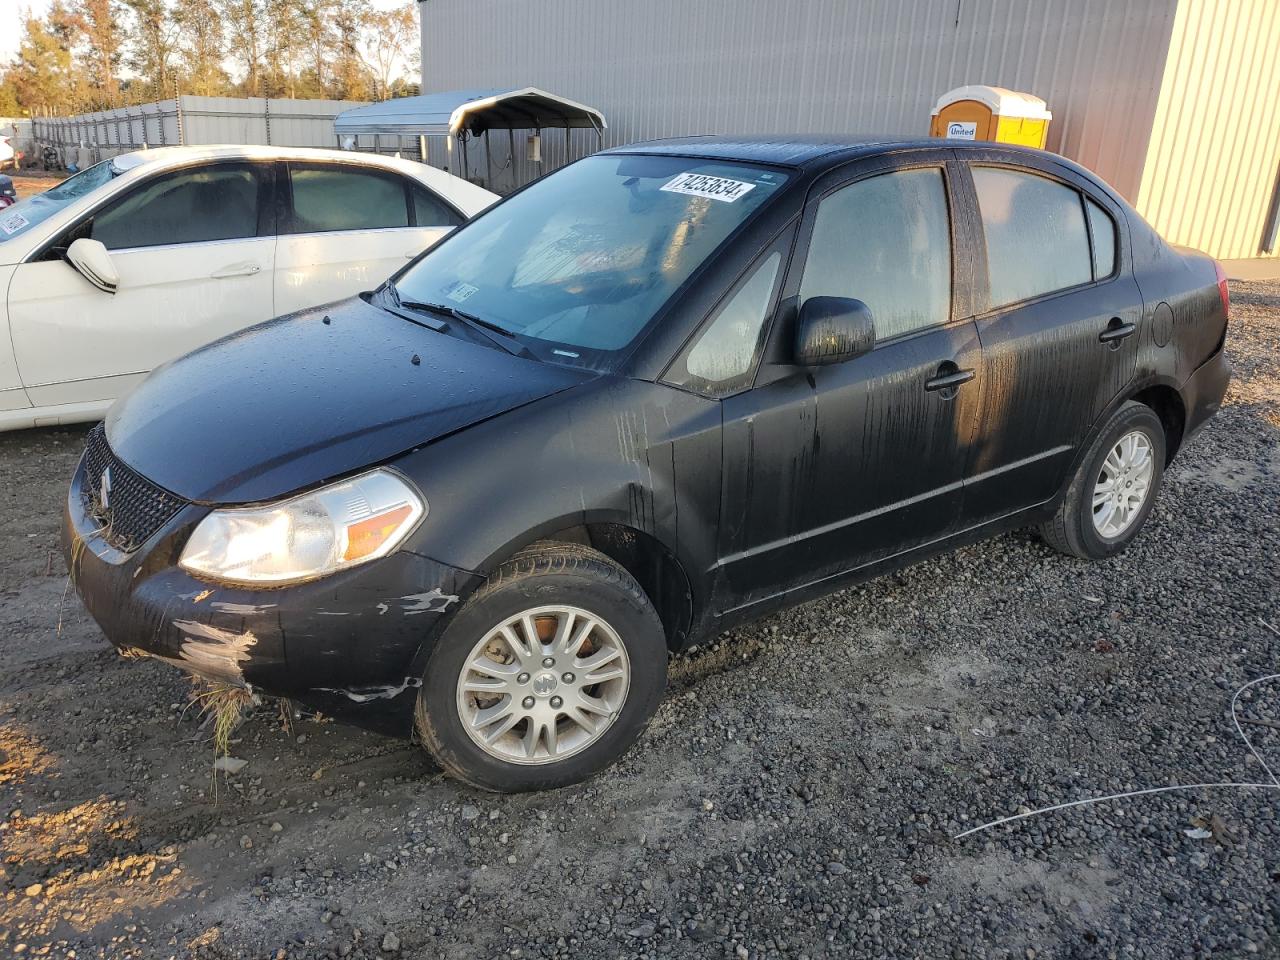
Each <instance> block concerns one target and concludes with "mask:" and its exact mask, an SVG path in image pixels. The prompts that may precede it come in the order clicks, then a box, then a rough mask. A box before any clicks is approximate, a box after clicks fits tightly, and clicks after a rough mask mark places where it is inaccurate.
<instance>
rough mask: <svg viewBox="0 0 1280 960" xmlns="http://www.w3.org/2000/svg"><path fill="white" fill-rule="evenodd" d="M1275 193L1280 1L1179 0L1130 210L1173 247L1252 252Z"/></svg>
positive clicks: (1257, 249)
mask: <svg viewBox="0 0 1280 960" xmlns="http://www.w3.org/2000/svg"><path fill="white" fill-rule="evenodd" d="M1278 190H1280V0H1182V3H1181V4H1180V5H1179V7H1178V15H1177V19H1176V20H1175V22H1174V28H1173V36H1172V41H1171V43H1170V49H1169V58H1168V65H1167V67H1166V69H1165V75H1164V81H1163V84H1162V87H1161V92H1160V100H1159V104H1158V106H1157V108H1156V115H1155V124H1154V129H1153V132H1152V138H1151V148H1150V151H1149V153H1148V156H1147V164H1146V169H1145V170H1144V171H1143V177H1142V185H1141V189H1140V191H1139V194H1138V209H1139V210H1141V211H1142V213H1143V215H1144V216H1146V218H1147V219H1148V220H1149V221H1150V222H1151V224H1152V225H1153V226H1154V227H1156V228H1157V229H1158V230H1159V231H1160V232H1161V233H1162V234H1163V235H1164V236H1165V237H1166V238H1167V239H1169V240H1171V241H1173V242H1175V243H1182V244H1186V245H1188V246H1193V247H1198V248H1200V249H1202V250H1205V251H1207V252H1209V253H1211V254H1213V255H1214V256H1216V257H1219V258H1222V259H1234V258H1243V257H1256V256H1260V255H1267V254H1265V253H1264V251H1263V250H1262V249H1261V247H1262V244H1263V234H1264V232H1265V230H1266V227H1267V219H1268V213H1269V211H1270V209H1271V204H1272V203H1273V202H1275V192H1276V191H1278ZM1269 255H1270V256H1280V244H1277V247H1276V249H1273V250H1271V251H1270V254H1269Z"/></svg>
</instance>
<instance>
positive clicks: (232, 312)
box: [9, 162, 276, 406]
mask: <svg viewBox="0 0 1280 960" xmlns="http://www.w3.org/2000/svg"><path fill="white" fill-rule="evenodd" d="M271 195H272V176H271V169H270V167H269V166H268V165H264V164H251V163H246V162H228V163H214V164H204V165H201V166H197V167H191V168H186V169H182V170H178V171H174V172H168V173H163V174H159V175H157V176H156V177H154V178H152V179H150V180H146V181H144V182H142V183H141V184H139V185H138V186H136V187H134V188H133V189H131V190H130V191H129V192H128V193H127V194H125V195H123V196H122V197H120V198H118V199H116V200H113V201H112V202H111V203H110V204H108V205H107V206H106V207H104V208H103V209H101V210H98V211H96V212H95V213H94V214H93V216H92V218H91V219H89V220H86V221H84V222H82V223H80V224H77V225H76V226H75V227H74V228H72V229H71V231H69V232H68V234H67V235H65V236H64V237H63V238H61V239H60V240H59V241H55V245H54V247H53V248H51V249H50V250H49V251H48V252H47V253H46V254H44V255H43V256H42V257H41V258H40V259H38V260H35V261H31V262H28V263H24V264H21V265H20V266H19V267H18V268H17V270H16V271H15V273H14V277H13V280H12V282H11V283H10V285H9V322H10V328H11V331H12V335H13V347H14V353H15V356H16V359H17V364H18V371H19V373H20V374H21V377H22V381H23V385H24V386H25V387H26V390H27V394H28V395H29V396H30V398H31V402H32V404H34V405H35V406H46V405H57V404H67V403H86V402H91V401H99V400H110V399H114V398H117V397H120V396H122V395H123V394H124V393H125V392H127V391H128V390H129V389H130V388H131V387H133V386H134V385H135V384H137V383H138V382H139V381H140V380H141V379H142V378H143V377H144V376H145V375H146V374H147V373H148V372H149V371H150V370H151V369H153V368H154V367H156V366H158V365H159V364H161V363H164V362H165V361H167V360H171V359H173V358H174V357H178V356H181V355H182V354H184V353H188V352H190V351H191V350H193V349H195V348H196V347H198V346H201V345H202V344H205V343H208V342H210V341H211V340H215V339H217V338H218V337H220V336H223V335H224V334H227V333H231V332H233V331H235V330H238V329H240V328H242V327H246V326H248V325H250V324H253V323H257V322H259V321H262V320H267V319H270V318H271V317H272V316H274V314H275V308H274V303H273V292H272V277H273V275H274V267H275V258H274V254H275V249H274V248H275V242H276V240H275V237H274V236H273V234H274V204H273V203H272V202H271ZM80 236H88V237H91V238H92V239H95V240H99V241H101V242H102V243H103V245H104V246H106V248H107V249H108V251H110V256H111V260H112V263H113V265H114V266H115V268H116V271H117V272H118V273H119V276H120V283H119V287H118V289H117V292H116V293H114V294H109V293H104V292H103V291H101V290H99V289H97V288H96V287H94V286H93V285H91V284H90V283H89V282H88V281H87V280H85V279H84V278H83V277H82V276H81V275H80V274H79V273H78V272H77V271H76V270H75V269H74V268H73V267H72V266H71V265H70V264H68V263H67V262H66V261H64V260H63V259H62V258H61V256H60V255H59V254H60V249H59V247H61V248H62V249H65V246H66V244H67V243H69V242H70V241H71V240H72V239H76V238H78V237H80Z"/></svg>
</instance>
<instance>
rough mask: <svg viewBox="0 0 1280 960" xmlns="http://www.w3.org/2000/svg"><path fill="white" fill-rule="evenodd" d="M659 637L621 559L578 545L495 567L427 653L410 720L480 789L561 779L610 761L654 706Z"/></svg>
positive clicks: (660, 670) (663, 659)
mask: <svg viewBox="0 0 1280 960" xmlns="http://www.w3.org/2000/svg"><path fill="white" fill-rule="evenodd" d="M666 673H667V646H666V641H665V638H664V634H663V630H662V624H661V623H660V622H659V620H658V616H657V614H656V613H655V612H654V609H653V606H652V605H651V604H650V602H649V599H648V597H646V595H645V593H644V591H643V590H642V589H641V588H640V585H639V584H638V583H636V581H635V579H634V578H633V577H632V576H631V575H630V574H629V573H628V572H627V571H626V570H624V569H623V568H622V567H621V566H619V565H618V564H616V563H614V562H613V561H612V560H610V559H609V558H608V557H606V556H604V555H603V554H601V553H598V552H597V551H595V550H591V549H588V548H586V547H582V546H578V545H576V544H568V543H555V544H540V545H537V546H535V547H532V548H529V549H528V550H525V551H522V552H521V553H520V554H518V555H516V556H515V557H514V558H512V559H511V560H510V561H508V562H507V563H505V564H503V565H502V566H501V567H500V568H499V569H498V570H497V571H496V572H495V573H494V575H493V576H492V577H491V578H490V579H489V581H488V582H487V583H486V584H485V585H484V586H483V587H482V588H481V589H480V590H478V591H476V594H475V595H474V596H473V597H472V598H471V599H470V600H468V601H467V603H466V605H465V606H464V607H463V608H462V609H461V610H460V611H458V613H457V615H456V616H455V617H454V618H453V621H452V622H451V623H450V624H449V626H448V628H446V630H445V632H444V634H443V635H442V636H441V637H440V640H439V642H438V643H437V645H436V648H435V650H434V651H433V652H432V654H431V657H430V659H429V660H428V662H427V668H426V674H425V676H424V678H423V683H422V687H421V689H420V690H419V692H418V702H417V709H416V712H415V726H416V728H417V731H418V734H419V736H420V737H421V738H422V741H423V743H424V744H425V745H426V747H427V749H428V750H429V751H430V752H431V754H432V756H434V757H435V758H436V760H437V762H439V763H440V765H441V766H442V767H444V769H445V771H446V772H448V773H450V774H451V775H453V776H455V777H457V778H459V779H461V780H465V781H466V782H468V783H470V784H472V785H473V786H477V787H480V788H482V789H486V790H494V791H501V792H516V791H521V790H540V789H549V788H554V787H562V786H567V785H568V784H572V783H577V782H578V781H580V780H584V779H586V778H587V777H589V776H591V775H592V774H594V773H596V772H598V771H599V770H602V769H603V768H605V767H607V766H608V765H610V764H611V763H613V762H614V761H615V760H617V759H618V758H619V757H620V756H622V754H623V753H624V752H626V750H627V748H628V747H630V746H631V745H632V744H633V743H634V742H635V740H636V738H637V737H638V736H639V735H640V733H641V731H642V730H643V729H644V726H645V724H646V723H647V722H648V720H649V718H650V717H651V716H652V715H653V712H654V711H655V710H656V709H657V707H658V703H659V702H660V700H661V699H662V694H663V691H664V689H665V687H666Z"/></svg>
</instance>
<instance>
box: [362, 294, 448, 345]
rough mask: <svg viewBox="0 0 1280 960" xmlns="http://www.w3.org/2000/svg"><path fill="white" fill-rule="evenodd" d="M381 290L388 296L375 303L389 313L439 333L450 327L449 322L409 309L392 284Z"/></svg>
mask: <svg viewBox="0 0 1280 960" xmlns="http://www.w3.org/2000/svg"><path fill="white" fill-rule="evenodd" d="M381 292H383V293H385V294H386V297H384V298H383V300H384V302H382V303H375V304H374V305H375V306H377V307H381V308H382V309H383V310H385V311H387V313H392V314H395V315H396V316H397V317H400V318H401V319H402V320H408V321H409V322H410V323H416V324H417V325H418V326H420V327H426V328H427V329H428V330H434V331H436V332H437V333H443V332H445V331H446V330H448V329H449V325H448V324H447V323H444V322H442V321H440V320H436V319H435V318H434V317H427V316H423V315H422V314H421V313H415V312H414V311H413V310H411V309H409V308H408V307H407V306H406V305H405V304H404V303H403V302H402V301H401V299H400V295H399V294H398V293H396V288H395V287H393V286H392V285H391V284H387V286H385V287H383V289H382V291H381ZM377 293H378V291H375V296H376V295H377ZM371 302H372V300H371Z"/></svg>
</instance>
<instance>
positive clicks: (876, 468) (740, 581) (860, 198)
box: [717, 151, 982, 613]
mask: <svg viewBox="0 0 1280 960" xmlns="http://www.w3.org/2000/svg"><path fill="white" fill-rule="evenodd" d="M949 155H950V151H931V152H928V153H925V154H920V155H915V156H913V157H908V158H902V159H896V158H895V159H888V160H885V159H878V160H876V161H873V162H871V163H869V164H862V165H859V166H858V167H856V168H855V169H854V170H853V171H848V172H844V173H842V174H836V175H833V177H831V178H828V179H827V180H825V181H821V182H820V183H819V184H818V185H817V186H815V188H814V191H813V193H812V194H811V197H810V200H809V203H808V205H807V208H806V213H805V222H804V226H803V227H802V229H801V239H800V242H799V248H800V249H799V251H798V252H797V254H796V259H795V261H794V263H793V266H792V269H791V272H790V274H789V275H788V279H787V289H786V290H784V297H783V305H782V307H781V308H780V315H779V320H778V322H777V323H776V324H775V330H774V335H773V337H772V338H771V342H770V358H771V361H770V358H767V359H766V363H765V364H764V366H763V367H762V368H761V370H760V374H759V376H758V378H757V381H756V385H755V387H754V388H753V389H751V390H748V391H745V392H742V393H739V394H737V395H735V396H732V397H728V398H726V399H725V400H724V402H723V417H724V440H723V443H724V495H723V499H722V508H721V544H720V551H721V556H720V573H721V576H720V579H719V583H718V590H719V596H718V598H717V600H718V606H719V611H718V612H721V613H727V612H730V611H733V610H738V609H742V608H746V607H750V606H752V605H754V604H758V603H762V602H765V601H768V600H769V599H770V598H772V597H776V596H779V595H781V594H785V593H786V592H788V591H789V590H792V589H797V588H799V587H802V586H804V585H806V584H812V583H816V582H821V581H823V580H827V579H830V578H833V577H836V576H838V575H840V574H841V573H844V572H846V571H849V570H851V569H854V568H856V567H859V566H862V565H864V564H867V563H871V562H874V561H876V560H879V559H882V558H884V557H887V556H890V555H892V554H894V553H897V552H900V551H903V550H907V549H910V548H911V547H914V546H917V545H919V544H922V543H926V542H928V541H932V540H936V539H938V538H940V537H942V536H945V535H946V534H947V532H948V531H950V530H951V529H953V527H954V526H955V524H956V522H957V518H958V516H959V507H960V500H961V491H962V483H963V471H964V466H965V462H966V458H967V453H968V445H969V442H970V439H971V437H972V434H973V430H974V425H975V420H976V418H977V412H978V402H979V394H980V389H981V386H982V385H981V382H980V381H979V379H978V377H977V371H978V369H979V368H980V366H981V357H980V347H979V342H978V336H977V332H976V330H975V328H974V325H973V322H972V320H971V319H970V315H969V309H968V295H967V284H966V283H964V282H963V280H962V278H963V276H964V269H963V263H964V260H965V258H964V255H963V252H962V251H963V249H964V247H965V246H966V244H965V243H964V242H963V240H962V238H961V237H960V236H959V234H958V232H957V231H956V230H955V229H954V225H955V221H954V219H953V218H952V216H951V213H950V204H949V197H950V194H951V187H950V174H949V171H948V166H947V164H946V162H945V161H946V157H948V156H949ZM958 280H960V282H957V281H958ZM812 296H842V297H853V298H856V299H859V300H862V301H864V302H865V303H866V304H867V305H868V306H869V307H870V308H871V312H872V314H873V316H874V318H875V322H876V345H875V348H874V349H873V350H872V351H871V352H870V353H868V354H865V355H864V356H861V357H858V358H856V359H853V360H850V361H847V362H845V363H839V364H833V365H830V366H821V367H813V368H800V367H795V366H791V365H790V357H791V355H792V353H791V351H792V346H791V345H792V341H793V339H794V335H795V332H794V323H795V316H796V313H797V312H798V310H799V307H800V305H801V303H802V302H803V301H804V299H805V298H807V297H812ZM955 374H960V375H961V376H960V377H959V378H958V379H959V380H960V382H958V383H955V384H954V385H952V386H946V385H945V384H947V383H948V381H947V380H940V378H944V377H951V376H952V375H955ZM965 374H967V375H968V377H966V376H965Z"/></svg>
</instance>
